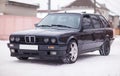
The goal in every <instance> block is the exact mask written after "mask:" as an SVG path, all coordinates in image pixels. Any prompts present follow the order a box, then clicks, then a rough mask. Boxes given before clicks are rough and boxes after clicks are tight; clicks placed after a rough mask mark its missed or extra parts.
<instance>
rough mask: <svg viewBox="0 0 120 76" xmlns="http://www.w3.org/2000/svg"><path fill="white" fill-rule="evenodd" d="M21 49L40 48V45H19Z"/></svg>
mask: <svg viewBox="0 0 120 76" xmlns="http://www.w3.org/2000/svg"><path fill="white" fill-rule="evenodd" d="M19 49H20V50H38V45H22V44H20V45H19Z"/></svg>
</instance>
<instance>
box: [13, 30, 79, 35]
mask: <svg viewBox="0 0 120 76" xmlns="http://www.w3.org/2000/svg"><path fill="white" fill-rule="evenodd" d="M75 31H78V30H77V29H40V28H39V29H32V30H25V31H19V32H15V33H13V34H12V35H39V36H58V35H62V34H66V33H71V32H75Z"/></svg>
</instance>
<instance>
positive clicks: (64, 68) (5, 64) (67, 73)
mask: <svg viewBox="0 0 120 76" xmlns="http://www.w3.org/2000/svg"><path fill="white" fill-rule="evenodd" d="M7 43H8V41H2V40H0V76H120V36H116V37H115V40H114V42H113V44H112V46H111V53H110V55H109V56H100V55H99V52H98V51H95V52H91V53H86V54H82V55H81V56H80V57H79V58H78V60H77V62H76V63H74V64H61V63H60V62H58V61H43V60H40V59H38V58H31V59H29V60H27V61H20V60H18V59H16V58H15V57H11V56H10V51H9V49H8V47H7Z"/></svg>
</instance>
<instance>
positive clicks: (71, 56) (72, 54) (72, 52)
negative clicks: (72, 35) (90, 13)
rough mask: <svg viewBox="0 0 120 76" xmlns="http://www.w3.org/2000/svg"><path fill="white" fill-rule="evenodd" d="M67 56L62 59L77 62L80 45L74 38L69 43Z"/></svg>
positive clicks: (67, 61)
mask: <svg viewBox="0 0 120 76" xmlns="http://www.w3.org/2000/svg"><path fill="white" fill-rule="evenodd" d="M66 52H67V56H66V57H65V58H64V59H62V61H63V63H68V64H69V63H74V62H76V60H77V58H78V45H77V43H76V41H74V40H72V41H70V43H69V46H68V49H67V51H66Z"/></svg>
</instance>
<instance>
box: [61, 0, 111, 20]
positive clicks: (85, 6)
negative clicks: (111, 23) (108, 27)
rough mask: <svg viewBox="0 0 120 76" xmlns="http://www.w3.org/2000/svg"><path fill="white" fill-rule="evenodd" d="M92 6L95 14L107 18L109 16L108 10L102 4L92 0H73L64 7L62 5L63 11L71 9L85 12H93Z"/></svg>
mask: <svg viewBox="0 0 120 76" xmlns="http://www.w3.org/2000/svg"><path fill="white" fill-rule="evenodd" d="M94 7H96V8H95V10H96V13H97V14H101V15H103V16H104V17H105V18H106V19H107V20H108V18H109V10H108V9H107V8H106V6H105V5H104V4H100V3H98V2H97V3H96V5H95V4H94V1H93V0H75V1H74V2H72V3H71V4H69V5H68V6H66V7H63V8H62V10H64V11H70V12H71V11H73V12H87V13H94Z"/></svg>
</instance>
